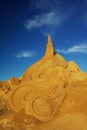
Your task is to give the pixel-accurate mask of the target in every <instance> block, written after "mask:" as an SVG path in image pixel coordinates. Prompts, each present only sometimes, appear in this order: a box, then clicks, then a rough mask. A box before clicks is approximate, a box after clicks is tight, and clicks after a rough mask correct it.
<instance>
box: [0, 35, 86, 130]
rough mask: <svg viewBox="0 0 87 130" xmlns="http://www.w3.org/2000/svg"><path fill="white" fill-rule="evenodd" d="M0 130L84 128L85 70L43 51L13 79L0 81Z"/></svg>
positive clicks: (49, 48)
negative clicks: (25, 69)
mask: <svg viewBox="0 0 87 130" xmlns="http://www.w3.org/2000/svg"><path fill="white" fill-rule="evenodd" d="M0 130H87V73H85V72H83V71H82V70H81V69H80V68H79V66H78V65H77V64H76V63H75V62H74V61H70V62H67V61H66V60H65V59H64V58H63V57H62V56H61V55H60V54H56V53H55V49H54V46H53V43H52V41H51V38H50V36H48V43H47V48H46V53H45V55H44V56H43V58H42V59H41V60H39V61H38V62H37V63H35V64H33V65H32V66H31V67H29V68H28V69H27V71H26V72H25V73H24V74H23V75H22V76H21V78H19V79H17V78H15V77H13V78H11V79H9V80H8V81H7V82H4V81H0Z"/></svg>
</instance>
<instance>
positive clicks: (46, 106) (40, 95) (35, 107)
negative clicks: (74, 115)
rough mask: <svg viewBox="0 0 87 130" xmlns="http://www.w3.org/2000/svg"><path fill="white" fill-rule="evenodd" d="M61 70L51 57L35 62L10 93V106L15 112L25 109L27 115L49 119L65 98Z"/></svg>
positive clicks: (44, 119) (41, 119) (43, 119)
mask: <svg viewBox="0 0 87 130" xmlns="http://www.w3.org/2000/svg"><path fill="white" fill-rule="evenodd" d="M62 72H63V67H61V66H58V65H57V62H56V61H55V59H53V58H52V59H49V60H46V61H45V62H43V60H42V61H40V64H39V63H36V65H34V66H32V67H31V68H30V69H29V72H28V73H25V77H26V78H25V80H22V83H21V84H20V85H19V87H18V88H16V89H14V90H13V91H12V92H11V93H10V95H9V100H8V102H9V105H10V107H11V108H12V109H13V110H14V111H16V112H18V111H20V110H21V109H25V113H26V114H27V115H31V116H34V117H35V118H36V119H38V120H40V121H47V120H50V119H51V118H52V117H53V116H54V115H55V114H56V113H57V111H58V107H59V106H60V105H61V103H62V102H63V100H64V98H65V90H64V85H65V84H66V82H65V79H62V77H61V75H62ZM27 79H28V80H27ZM58 80H59V81H58Z"/></svg>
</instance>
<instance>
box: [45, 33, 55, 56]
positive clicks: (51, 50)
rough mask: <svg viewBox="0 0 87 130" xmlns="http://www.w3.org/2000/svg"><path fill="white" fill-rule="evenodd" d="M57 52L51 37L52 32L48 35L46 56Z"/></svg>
mask: <svg viewBox="0 0 87 130" xmlns="http://www.w3.org/2000/svg"><path fill="white" fill-rule="evenodd" d="M54 54H55V49H54V46H53V43H52V40H51V37H50V34H49V35H48V43H47V48H46V56H53V55H54Z"/></svg>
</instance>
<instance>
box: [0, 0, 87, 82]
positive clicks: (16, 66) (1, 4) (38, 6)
mask: <svg viewBox="0 0 87 130" xmlns="http://www.w3.org/2000/svg"><path fill="white" fill-rule="evenodd" d="M49 33H50V35H51V38H52V41H53V43H54V46H55V48H56V52H57V53H60V54H61V55H63V56H64V57H65V59H66V60H67V61H69V60H74V61H75V62H76V63H77V64H78V65H79V66H80V68H81V69H82V70H83V71H85V72H87V65H86V64H87V0H71V1H70V0H0V79H1V80H8V79H9V78H10V77H13V76H16V77H20V76H21V75H22V74H23V73H24V72H25V70H26V69H27V68H28V67H29V66H30V65H32V64H33V63H35V62H36V61H38V60H39V59H40V58H41V57H42V56H43V55H44V53H45V49H46V43H47V35H48V34H49Z"/></svg>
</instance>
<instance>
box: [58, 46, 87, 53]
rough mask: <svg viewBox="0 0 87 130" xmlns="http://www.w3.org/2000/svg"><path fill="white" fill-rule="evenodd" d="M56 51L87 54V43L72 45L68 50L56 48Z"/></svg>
mask: <svg viewBox="0 0 87 130" xmlns="http://www.w3.org/2000/svg"><path fill="white" fill-rule="evenodd" d="M56 52H59V53H65V54H68V53H83V54H87V44H80V45H75V46H72V47H70V48H68V49H66V50H65V49H64V50H60V49H56Z"/></svg>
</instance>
